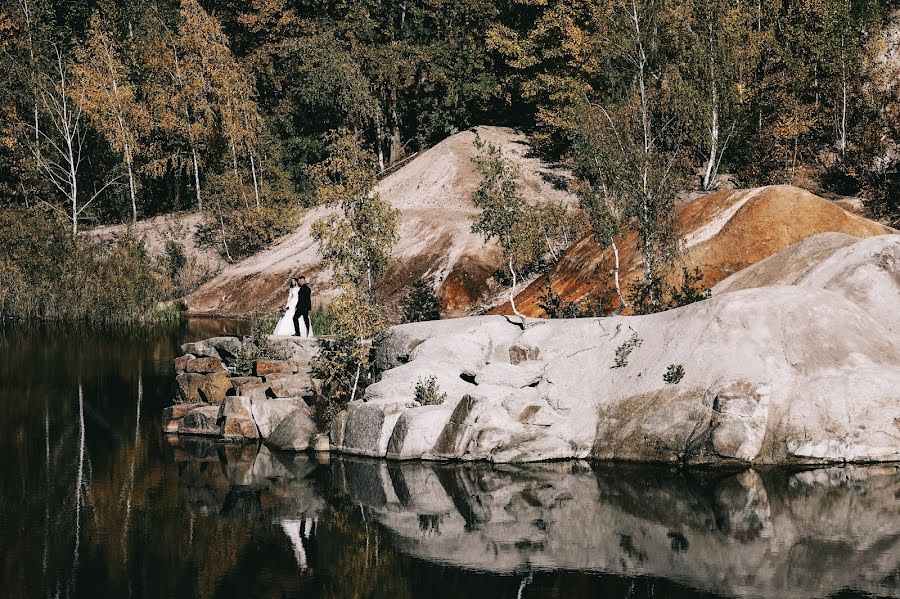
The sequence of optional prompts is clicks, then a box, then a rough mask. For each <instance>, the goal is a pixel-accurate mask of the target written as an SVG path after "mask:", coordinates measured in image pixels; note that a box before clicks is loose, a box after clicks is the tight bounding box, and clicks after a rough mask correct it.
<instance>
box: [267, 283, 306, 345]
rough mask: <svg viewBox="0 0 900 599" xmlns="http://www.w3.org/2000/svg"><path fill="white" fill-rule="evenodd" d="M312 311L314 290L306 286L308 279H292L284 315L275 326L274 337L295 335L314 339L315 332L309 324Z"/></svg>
mask: <svg viewBox="0 0 900 599" xmlns="http://www.w3.org/2000/svg"><path fill="white" fill-rule="evenodd" d="M311 310H312V290H311V289H310V288H309V285H307V284H306V277H304V276H299V277H296V278H292V279H291V283H290V289H289V290H288V300H287V304H285V306H284V315H283V316H282V317H281V319H280V320H279V321H278V324H277V325H275V330H274V331H273V333H272V334H273V335H294V336H297V337H312V336H313V330H312V326H310V324H309V313H310V311H311Z"/></svg>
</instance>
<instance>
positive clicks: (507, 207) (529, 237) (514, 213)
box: [472, 137, 543, 327]
mask: <svg viewBox="0 0 900 599" xmlns="http://www.w3.org/2000/svg"><path fill="white" fill-rule="evenodd" d="M474 143H475V147H476V148H477V149H478V151H479V154H478V155H477V156H475V157H474V158H473V159H472V160H473V162H474V163H475V168H476V169H477V170H478V173H479V174H480V175H481V184H480V185H479V186H478V189H476V190H475V193H474V194H473V195H472V202H473V203H474V204H475V206H476V207H477V208H479V209H480V210H481V213H480V214H479V216H478V218H477V219H476V221H475V222H474V223H473V224H472V232H473V233H479V234H481V235H482V236H483V237H484V239H485V241H491V240H492V239H496V240H497V242H498V244H499V245H500V249H501V250H502V252H503V258H504V260H505V261H506V264H507V268H508V269H509V274H510V276H511V277H512V285H511V286H510V288H509V304H510V307H511V308H512V311H513V313H514V314H515V315H516V316H518V317H519V319H520V320H521V324H522V326H523V327H524V326H526V319H525V315H524V314H522V313H521V312H519V310H518V308H516V297H515V295H516V289H517V287H518V278H519V271H520V270H521V269H522V268H523V267H524V266H525V265H527V264H529V263H531V262H533V261H534V260H535V258H536V257H538V256H540V254H541V253H542V252H541V250H540V248H541V247H542V245H541V244H542V241H543V240H542V239H541V236H540V235H539V234H536V233H537V232H536V231H535V229H534V226H533V225H534V222H535V221H534V219H533V216H534V214H533V211H532V207H531V206H530V205H529V204H528V202H526V201H525V198H524V197H523V196H522V193H521V190H520V187H519V171H518V169H517V168H516V166H515V165H514V164H512V163H511V162H509V161H508V160H507V159H505V158H504V157H503V153H502V152H501V151H500V148H499V147H497V146H495V145H493V144H491V143H489V142H485V141H483V140H482V139H481V138H480V137H476V138H475V142H474Z"/></svg>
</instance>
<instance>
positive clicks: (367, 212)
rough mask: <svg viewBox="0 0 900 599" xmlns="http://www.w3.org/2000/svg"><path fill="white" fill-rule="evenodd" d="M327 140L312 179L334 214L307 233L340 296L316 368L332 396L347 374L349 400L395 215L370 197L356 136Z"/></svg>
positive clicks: (375, 312)
mask: <svg viewBox="0 0 900 599" xmlns="http://www.w3.org/2000/svg"><path fill="white" fill-rule="evenodd" d="M327 141H328V151H329V156H328V158H327V159H325V160H324V161H323V162H322V163H321V164H319V165H317V167H316V169H315V174H314V180H315V181H316V182H317V184H318V194H317V195H318V198H319V202H320V204H322V205H324V206H330V207H333V208H337V213H335V214H332V215H331V216H327V217H325V218H322V219H319V220H317V221H316V222H314V223H313V226H312V233H313V237H314V238H315V239H316V241H317V242H318V243H319V253H320V255H321V258H322V264H323V265H324V266H325V267H327V268H329V269H330V270H331V272H332V273H333V276H334V278H335V279H336V281H337V282H338V283H339V284H340V285H341V287H342V288H343V292H342V294H341V295H340V297H339V298H338V300H337V301H336V306H335V308H336V313H337V314H338V322H337V323H336V325H335V329H336V335H337V338H338V340H337V342H336V343H335V344H334V346H333V347H331V348H330V349H329V350H328V351H326V352H325V355H324V356H323V357H322V359H321V360H320V367H319V369H320V370H324V371H327V372H330V373H331V374H330V375H329V377H330V378H331V380H333V381H334V389H331V387H329V388H330V389H331V390H332V391H334V390H335V389H340V388H341V387H340V385H341V384H342V383H341V381H346V380H348V378H347V376H346V375H347V373H348V372H353V375H352V381H353V382H352V385H350V386H349V390H348V391H349V393H348V396H349V401H352V400H353V399H355V398H356V394H357V392H358V389H359V384H360V377H361V376H362V375H363V374H365V375H366V376H368V372H369V366H370V358H369V352H370V343H371V339H373V338H374V337H375V335H377V334H378V333H379V332H380V331H381V330H382V329H383V326H384V318H383V315H382V313H381V310H380V308H379V306H378V305H377V303H376V301H375V289H376V284H377V281H378V279H380V278H381V276H382V275H383V274H384V272H385V270H386V269H387V265H388V260H389V258H390V252H391V248H392V247H393V245H394V243H395V242H396V238H397V232H396V231H397V222H398V220H399V211H398V210H396V209H394V208H392V207H391V206H390V205H388V204H387V203H386V202H384V201H382V200H381V199H380V198H379V197H378V194H377V193H375V192H374V187H375V156H374V155H373V154H372V153H371V152H370V151H368V150H367V149H365V148H364V147H363V145H362V139H361V137H360V135H359V134H358V133H351V132H349V131H347V130H338V131H336V132H334V133H332V134H330V135H329V136H328V138H327ZM329 385H330V384H329Z"/></svg>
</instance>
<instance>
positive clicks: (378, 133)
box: [375, 120, 384, 174]
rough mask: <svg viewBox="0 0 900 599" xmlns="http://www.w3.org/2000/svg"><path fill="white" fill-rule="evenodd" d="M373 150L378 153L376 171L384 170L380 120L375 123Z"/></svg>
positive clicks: (381, 171)
mask: <svg viewBox="0 0 900 599" xmlns="http://www.w3.org/2000/svg"><path fill="white" fill-rule="evenodd" d="M375 151H376V153H377V154H378V173H379V174H381V173H383V172H384V142H383V141H382V139H381V121H380V120H379V121H377V122H376V124H375Z"/></svg>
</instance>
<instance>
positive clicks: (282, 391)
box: [266, 373, 315, 397]
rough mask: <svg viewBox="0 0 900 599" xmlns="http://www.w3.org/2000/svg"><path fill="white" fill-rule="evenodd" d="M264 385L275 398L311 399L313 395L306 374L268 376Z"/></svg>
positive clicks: (310, 383) (310, 381)
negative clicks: (267, 386)
mask: <svg viewBox="0 0 900 599" xmlns="http://www.w3.org/2000/svg"><path fill="white" fill-rule="evenodd" d="M266 384H267V385H269V388H270V390H271V394H272V395H274V396H275V397H312V396H313V395H314V394H315V392H314V390H313V386H312V380H311V379H310V378H309V375H308V374H285V373H278V374H269V375H266Z"/></svg>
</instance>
